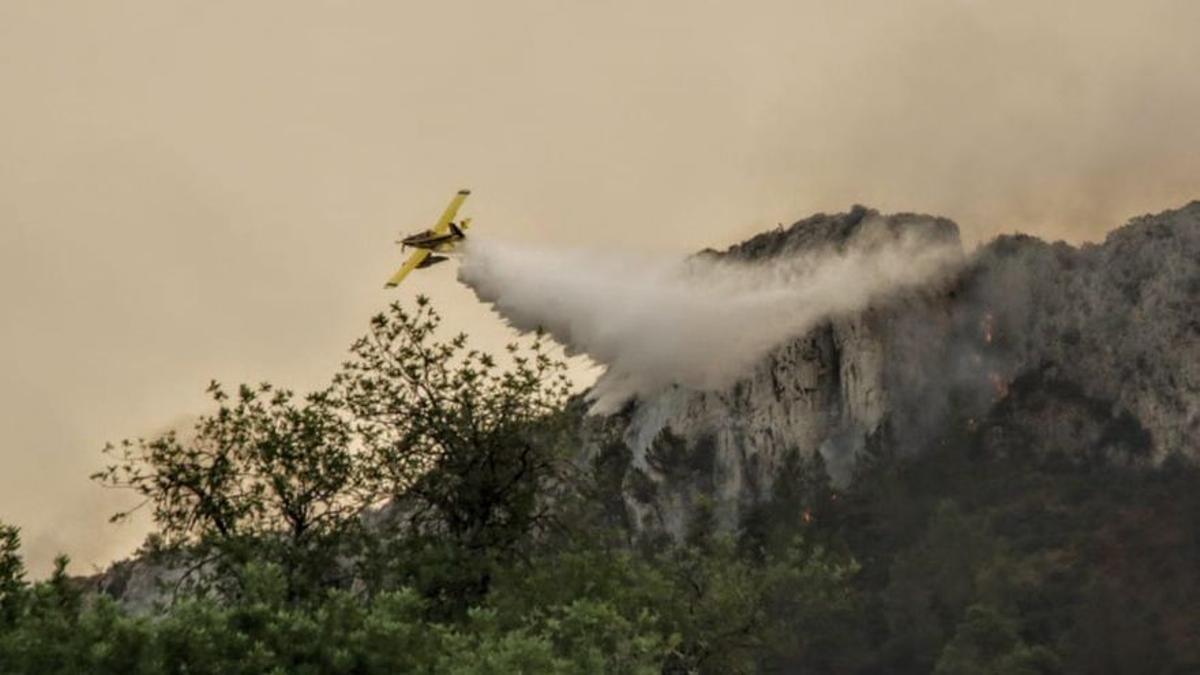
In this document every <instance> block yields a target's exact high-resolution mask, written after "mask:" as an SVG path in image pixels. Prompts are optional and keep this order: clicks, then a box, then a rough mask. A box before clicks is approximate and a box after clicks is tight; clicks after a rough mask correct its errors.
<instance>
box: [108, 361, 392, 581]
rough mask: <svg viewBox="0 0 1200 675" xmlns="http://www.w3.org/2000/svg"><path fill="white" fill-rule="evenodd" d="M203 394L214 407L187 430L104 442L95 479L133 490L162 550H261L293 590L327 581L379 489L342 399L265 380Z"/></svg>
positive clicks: (212, 566) (200, 560) (228, 565)
mask: <svg viewBox="0 0 1200 675" xmlns="http://www.w3.org/2000/svg"><path fill="white" fill-rule="evenodd" d="M209 393H210V394H211V395H212V397H213V400H214V401H215V402H216V404H217V406H218V407H217V410H216V412H214V413H212V414H209V415H205V416H203V417H201V418H200V420H199V421H198V422H197V423H196V425H195V427H194V429H193V433H192V434H190V435H187V436H186V437H181V436H180V435H179V434H177V433H175V432H169V433H167V434H165V435H163V436H160V437H158V438H154V439H151V440H144V439H138V440H137V441H136V442H135V441H129V440H126V441H123V442H122V443H120V444H119V445H116V446H113V445H109V446H107V447H106V448H105V452H106V454H108V455H109V456H110V457H111V458H113V459H114V460H115V461H114V462H113V463H112V464H110V465H109V466H107V467H106V469H105V470H104V471H101V472H99V473H97V474H95V475H94V476H93V478H94V479H95V480H98V481H99V482H100V483H101V484H103V485H106V486H110V487H119V488H127V489H132V490H133V491H135V492H137V493H138V494H139V495H141V496H142V497H143V498H144V502H143V504H147V505H149V506H150V508H152V510H153V516H154V521H155V523H156V525H157V526H158V537H157V538H156V539H157V541H158V542H159V543H160V546H161V548H163V549H166V550H168V551H178V550H184V549H186V551H187V554H188V557H189V563H188V564H190V565H191V566H192V567H193V568H194V569H196V570H201V571H208V572H211V571H213V570H218V571H226V572H227V571H230V570H236V569H240V566H241V565H242V564H243V563H244V562H246V561H247V560H250V559H253V558H256V557H266V558H268V559H272V560H277V561H278V562H280V564H282V565H283V567H284V569H285V570H286V576H287V581H288V587H289V593H290V595H291V596H292V597H301V596H304V595H308V594H311V593H312V592H314V591H315V590H317V589H318V588H320V587H321V586H323V585H326V584H328V583H336V582H337V581H338V578H339V575H340V574H341V571H340V570H339V564H338V560H339V557H341V556H344V555H345V554H347V553H349V552H351V550H352V547H353V544H354V543H355V542H356V541H357V538H356V536H357V535H358V534H359V529H360V528H359V525H360V520H361V518H360V516H361V515H362V514H363V513H364V512H365V511H366V510H367V509H368V508H370V507H371V506H373V505H375V504H377V503H378V502H379V500H380V495H381V490H380V487H379V485H378V483H377V482H376V481H374V480H373V479H372V475H371V472H369V471H368V470H367V467H368V466H370V462H368V461H364V458H363V457H362V456H361V455H362V451H361V449H359V448H357V447H356V446H355V444H354V442H353V437H352V431H351V427H350V425H349V423H348V422H347V421H346V419H345V417H344V415H343V414H342V410H341V408H340V404H339V402H338V401H337V400H336V399H335V398H333V397H332V395H331V393H330V391H328V390H326V391H320V392H316V393H313V394H309V395H308V396H306V397H304V398H303V399H300V400H297V397H296V396H295V395H294V394H293V393H292V392H291V391H288V390H284V389H276V388H274V387H273V386H271V385H270V384H262V385H259V386H257V387H250V386H246V385H243V386H241V387H239V388H238V391H237V393H236V394H235V395H234V396H233V397H232V398H231V397H230V396H229V395H228V394H226V392H225V390H224V389H223V388H222V387H221V386H220V385H218V384H217V383H215V382H214V383H213V384H212V385H210V387H209ZM127 515H128V512H125V513H118V514H117V515H116V516H114V520H115V519H120V518H123V517H125V516H127Z"/></svg>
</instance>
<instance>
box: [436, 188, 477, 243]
mask: <svg viewBox="0 0 1200 675" xmlns="http://www.w3.org/2000/svg"><path fill="white" fill-rule="evenodd" d="M469 194H471V191H470V190H459V191H458V194H456V195H454V199H451V200H450V205H449V206H447V207H446V211H445V212H444V213H442V217H441V218H439V219H438V222H437V225H434V226H433V233H434V234H435V235H442V234H446V233H447V232H449V231H450V221H452V220H454V216H456V215H458V208H459V207H460V206H462V205H463V202H465V201H466V200H467V195H469Z"/></svg>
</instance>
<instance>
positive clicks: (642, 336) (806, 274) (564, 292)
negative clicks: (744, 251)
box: [459, 236, 961, 414]
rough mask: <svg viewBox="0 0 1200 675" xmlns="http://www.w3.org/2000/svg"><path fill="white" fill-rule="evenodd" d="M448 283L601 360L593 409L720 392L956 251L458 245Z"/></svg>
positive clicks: (933, 270)
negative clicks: (677, 392) (732, 255)
mask: <svg viewBox="0 0 1200 675" xmlns="http://www.w3.org/2000/svg"><path fill="white" fill-rule="evenodd" d="M464 252H465V255H464V256H463V260H462V265H461V267H460V269H459V280H460V281H462V282H463V283H465V284H466V285H467V286H469V287H470V288H472V289H473V290H474V291H475V293H476V295H477V296H478V297H479V299H480V300H481V301H483V302H486V303H490V304H491V305H492V307H493V308H494V309H495V311H496V312H498V313H499V314H500V315H501V316H502V317H504V318H505V319H506V320H507V321H508V322H509V324H510V325H512V326H514V327H515V328H517V329H518V330H520V331H533V330H536V329H538V328H541V329H543V330H545V331H546V332H547V333H548V334H549V335H550V336H551V337H552V338H554V339H555V340H556V341H558V342H559V343H560V344H562V345H563V346H564V347H566V349H567V353H568V354H584V355H587V356H588V357H590V358H591V359H592V360H593V361H595V362H597V363H599V364H601V365H603V366H604V367H605V372H604V374H603V375H602V376H601V377H600V379H599V380H598V381H597V383H596V385H595V386H594V387H593V388H592V390H591V392H590V398H591V399H592V401H593V406H592V412H593V413H599V414H603V413H610V412H613V411H615V410H616V409H618V408H619V407H620V406H621V405H622V404H623V403H625V402H626V401H627V400H629V399H630V398H632V397H637V396H649V395H653V394H655V393H657V392H660V391H662V390H664V389H666V388H668V387H671V386H673V385H680V386H683V387H687V388H690V389H694V390H701V391H703V390H714V389H720V388H724V387H726V386H729V385H731V384H733V383H734V382H736V381H737V380H738V379H739V378H740V377H742V376H744V375H745V374H746V373H747V372H748V371H749V370H750V369H751V368H752V367H753V366H754V364H755V363H756V362H757V361H758V360H760V359H762V358H763V357H764V356H766V355H767V354H768V353H769V352H770V351H771V350H772V349H774V348H775V347H778V346H779V345H781V344H783V343H785V342H786V341H787V340H788V339H789V338H793V337H795V336H797V335H801V334H803V333H805V332H806V331H808V330H810V329H811V328H813V327H814V326H816V325H817V324H818V323H820V322H821V321H823V320H826V319H829V318H831V317H834V316H837V315H840V314H844V313H847V312H853V311H858V310H862V309H863V308H865V307H867V306H868V305H869V304H871V303H872V302H874V301H876V300H879V299H881V298H882V297H884V296H886V295H887V294H890V293H893V292H895V291H899V290H903V289H906V288H912V287H913V286H915V285H918V284H922V283H924V282H926V281H928V280H929V279H931V278H932V277H935V276H937V275H938V274H939V273H942V272H945V271H946V270H947V269H949V268H950V267H951V266H953V265H954V264H956V263H957V261H958V260H959V259H960V258H961V250H960V249H959V247H958V245H957V242H953V243H950V242H942V243H937V244H931V243H930V242H929V240H928V239H918V238H916V237H900V238H897V239H894V240H892V241H890V242H888V243H887V245H883V246H880V245H875V246H858V247H852V248H850V249H849V250H846V251H842V252H833V251H828V252H824V253H809V254H802V255H797V256H783V257H780V258H776V259H773V260H769V261H766V262H761V263H748V262H735V261H725V260H720V259H716V258H715V257H711V256H694V257H690V258H682V257H681V258H671V257H668V258H663V257H656V256H652V255H648V254H644V253H629V252H626V253H617V252H601V251H595V250H586V249H580V248H573V249H572V248H556V247H553V246H547V245H527V244H517V243H513V242H506V241H501V240H496V239H488V238H486V237H484V236H478V237H472V238H470V239H469V240H468V242H467V244H466V246H465V248H464Z"/></svg>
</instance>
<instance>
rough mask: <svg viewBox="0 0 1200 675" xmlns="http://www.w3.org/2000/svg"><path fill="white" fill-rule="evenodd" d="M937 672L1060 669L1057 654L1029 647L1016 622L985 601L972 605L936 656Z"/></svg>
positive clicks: (965, 674) (1003, 673) (973, 674)
mask: <svg viewBox="0 0 1200 675" xmlns="http://www.w3.org/2000/svg"><path fill="white" fill-rule="evenodd" d="M934 672H935V673H937V675H1051V674H1052V673H1058V672H1061V666H1060V664H1059V660H1058V657H1057V656H1055V655H1054V653H1053V652H1051V651H1050V650H1048V649H1046V648H1045V647H1040V646H1036V647H1030V646H1028V645H1027V644H1025V642H1024V641H1023V640H1021V637H1020V635H1019V634H1018V632H1017V622H1016V621H1014V620H1013V619H1011V618H1009V617H1007V616H1005V615H1003V614H1001V613H1000V612H999V611H997V610H996V609H994V608H992V607H989V606H987V605H972V606H971V607H969V608H967V612H966V615H965V616H964V617H963V620H962V622H961V623H960V624H959V625H958V629H957V630H956V632H955V635H954V639H953V640H951V641H950V642H949V643H948V644H947V645H946V648H945V649H943V650H942V653H941V656H940V657H939V658H938V662H937V668H936V670H935V671H934Z"/></svg>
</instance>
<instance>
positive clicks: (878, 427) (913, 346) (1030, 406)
mask: <svg viewBox="0 0 1200 675" xmlns="http://www.w3.org/2000/svg"><path fill="white" fill-rule="evenodd" d="M913 235H915V236H918V237H922V238H926V239H928V240H930V241H931V242H932V241H935V240H940V241H944V240H945V239H947V238H949V239H953V240H957V238H958V230H957V226H956V225H954V223H952V222H951V221H948V220H945V219H942V218H934V217H929V216H921V215H912V214H898V215H886V216H885V215H880V214H879V213H877V212H876V211H873V210H869V209H865V208H863V207H858V206H856V207H854V208H853V209H852V210H851V211H850V212H848V213H844V214H837V215H816V216H813V217H811V218H808V219H806V220H802V221H800V222H797V223H795V224H794V225H792V226H791V227H789V228H787V229H780V230H778V231H775V232H769V233H764V234H760V235H758V236H756V237H754V238H752V239H750V240H748V241H746V242H744V243H742V244H738V245H736V246H733V247H731V248H729V249H728V250H726V251H723V252H705V253H706V254H711V255H717V256H728V257H730V258H734V259H740V260H750V261H763V260H767V259H769V258H772V257H774V256H788V255H797V254H800V253H811V252H814V251H822V250H830V251H836V250H841V249H845V248H847V247H851V246H863V245H866V246H876V245H887V243H888V242H889V241H890V240H895V239H897V238H898V237H901V236H913ZM1198 297H1200V202H1193V203H1191V204H1189V205H1188V206H1186V207H1184V208H1182V209H1179V210H1175V211H1167V212H1164V213H1161V214H1158V215H1154V216H1145V217H1141V218H1137V219H1134V220H1133V221H1131V222H1130V223H1128V224H1127V225H1125V226H1124V227H1122V228H1119V229H1118V230H1115V231H1113V232H1112V233H1110V234H1109V236H1108V237H1107V239H1106V240H1105V241H1104V243H1102V244H1097V245H1091V244H1089V245H1084V246H1082V247H1078V248H1076V247H1072V246H1069V245H1067V244H1064V243H1062V242H1058V243H1054V244H1050V243H1046V242H1044V241H1041V240H1039V239H1037V238H1034V237H1029V236H1025V235H1015V236H1004V237H1000V238H998V239H996V240H994V241H992V242H990V243H988V244H987V245H985V246H982V247H981V248H980V249H978V250H977V251H975V252H974V253H973V254H972V255H971V256H970V257H969V258H968V259H967V260H966V261H965V263H964V265H963V267H962V268H961V269H960V270H958V271H956V272H955V273H954V274H953V275H952V277H950V278H948V279H946V280H942V281H940V282H939V283H936V284H934V285H932V286H931V287H929V288H927V289H925V290H923V291H921V292H919V293H908V294H900V295H895V296H893V297H890V298H888V299H887V300H886V301H884V302H880V303H877V304H876V305H875V306H872V307H870V308H868V309H867V310H866V311H864V312H862V313H859V314H856V315H848V316H839V317H835V318H833V319H832V320H830V321H828V322H827V323H825V324H824V325H822V326H820V327H818V328H817V329H815V330H813V331H811V332H809V333H808V334H806V335H803V336H801V337H798V338H796V339H795V340H792V341H791V342H789V343H788V344H785V345H783V346H781V347H779V348H778V349H777V350H775V352H774V353H772V354H771V356H770V357H769V358H767V359H766V360H764V361H763V362H761V363H760V364H759V365H758V366H757V367H756V368H755V370H754V372H753V373H751V374H750V375H748V376H747V377H746V378H744V379H743V380H742V381H740V382H738V383H737V384H736V385H735V386H733V387H731V388H729V389H727V390H724V391H715V392H693V391H686V390H684V389H680V388H676V389H675V390H672V391H669V392H666V393H664V394H662V395H659V396H656V397H652V398H649V399H644V400H638V401H635V402H634V403H632V404H630V405H629V406H627V407H626V409H625V410H623V411H622V412H621V413H620V414H619V415H615V416H613V417H611V418H608V419H596V418H593V419H590V420H588V421H587V422H586V423H585V427H586V433H585V436H586V437H587V438H588V439H589V443H588V451H589V453H590V454H591V455H592V456H593V457H600V458H607V459H608V460H611V461H610V463H613V462H615V465H617V466H620V467H622V469H623V472H622V476H621V478H620V484H621V492H622V495H623V501H624V504H625V506H626V513H625V517H626V518H627V519H629V520H631V521H632V523H631V524H633V525H635V526H636V527H638V528H639V529H642V530H646V531H663V532H666V533H669V534H671V535H673V536H675V537H679V536H682V535H683V534H684V533H685V531H686V529H687V526H688V522H689V520H690V519H692V518H693V517H694V516H695V515H696V514H697V513H699V512H700V511H699V507H701V506H703V507H704V509H703V510H704V512H706V513H708V512H711V514H712V515H713V516H715V517H716V519H717V521H718V522H720V523H722V524H723V525H725V526H727V527H732V526H735V525H736V524H737V523H738V522H739V520H740V518H742V517H743V516H744V515H745V514H746V513H747V510H748V508H749V507H751V506H753V505H754V504H757V503H760V502H761V501H762V500H763V499H764V498H765V497H766V496H767V495H768V494H769V493H770V490H771V487H772V484H773V482H774V480H775V477H776V476H777V475H779V473H780V471H781V468H782V467H783V465H784V464H785V463H787V462H789V461H794V457H793V455H798V456H799V457H800V458H810V457H813V456H819V457H820V458H821V461H823V463H824V465H825V467H826V470H827V471H828V473H829V474H830V476H832V478H833V479H834V481H835V483H842V484H844V483H846V482H847V481H848V480H849V479H850V477H851V475H852V473H853V471H854V470H855V467H856V466H857V464H858V463H859V461H858V460H859V459H860V458H862V457H863V456H865V455H871V454H888V455H901V456H903V455H915V454H918V453H921V452H922V451H924V450H926V449H928V448H930V447H933V446H934V445H935V444H937V443H939V442H940V439H944V438H946V437H947V436H948V435H951V434H960V433H966V434H969V435H970V436H971V437H972V438H973V440H974V442H976V443H977V444H979V445H980V446H981V447H983V448H986V449H987V451H989V452H992V453H997V454H1006V453H1007V454H1019V453H1026V452H1033V453H1037V454H1038V455H1039V456H1042V457H1050V458H1056V459H1061V460H1062V461H1065V462H1068V463H1069V462H1077V461H1090V460H1093V459H1096V458H1102V459H1104V460H1105V461H1111V462H1117V463H1122V464H1156V463H1160V462H1161V461H1162V460H1163V459H1164V458H1166V457H1168V456H1170V455H1173V454H1178V455H1183V456H1187V457H1189V458H1192V459H1195V458H1196V457H1197V455H1198V454H1200V445H1198V442H1197V440H1196V438H1197V432H1198V431H1200V341H1198V340H1197V338H1200V308H1198V307H1197V303H1196V299H1197V298H1198Z"/></svg>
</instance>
